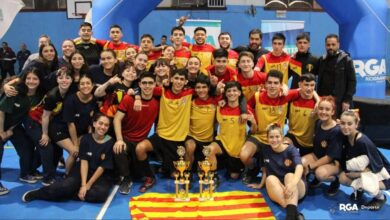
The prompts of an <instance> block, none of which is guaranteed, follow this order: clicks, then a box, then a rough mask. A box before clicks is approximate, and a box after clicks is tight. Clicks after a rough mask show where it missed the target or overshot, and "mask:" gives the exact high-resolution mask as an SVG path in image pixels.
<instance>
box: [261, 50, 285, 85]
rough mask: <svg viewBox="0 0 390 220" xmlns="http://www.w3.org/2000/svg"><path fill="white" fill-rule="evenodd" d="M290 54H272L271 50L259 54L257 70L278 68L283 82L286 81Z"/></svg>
mask: <svg viewBox="0 0 390 220" xmlns="http://www.w3.org/2000/svg"><path fill="white" fill-rule="evenodd" d="M289 62H290V55H288V54H286V53H283V54H282V55H280V56H274V55H273V54H272V53H271V52H269V53H267V54H264V55H263V56H261V57H260V58H259V60H258V62H257V64H256V68H255V69H257V70H259V71H261V70H263V71H264V72H266V73H268V72H269V71H270V70H279V71H280V72H282V73H283V83H284V84H286V85H287V83H288V67H289Z"/></svg>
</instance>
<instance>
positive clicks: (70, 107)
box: [63, 93, 97, 136]
mask: <svg viewBox="0 0 390 220" xmlns="http://www.w3.org/2000/svg"><path fill="white" fill-rule="evenodd" d="M96 111H97V103H96V99H95V98H92V99H91V100H90V101H89V102H87V103H84V102H81V101H80V99H79V97H78V96H77V93H75V94H72V95H70V96H68V97H67V98H66V99H65V102H64V113H63V118H64V122H67V123H70V122H73V123H74V124H75V125H76V130H77V136H80V135H82V134H86V133H88V127H89V126H90V125H91V121H92V116H93V114H94V112H96Z"/></svg>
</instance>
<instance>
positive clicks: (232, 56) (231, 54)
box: [228, 49, 238, 69]
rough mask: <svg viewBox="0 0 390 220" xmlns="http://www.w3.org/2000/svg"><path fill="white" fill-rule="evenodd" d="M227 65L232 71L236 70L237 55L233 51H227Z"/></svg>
mask: <svg viewBox="0 0 390 220" xmlns="http://www.w3.org/2000/svg"><path fill="white" fill-rule="evenodd" d="M228 53H229V54H228V61H229V62H228V65H229V67H231V68H233V69H237V62H238V53H237V52H236V51H234V50H231V49H229V51H228Z"/></svg>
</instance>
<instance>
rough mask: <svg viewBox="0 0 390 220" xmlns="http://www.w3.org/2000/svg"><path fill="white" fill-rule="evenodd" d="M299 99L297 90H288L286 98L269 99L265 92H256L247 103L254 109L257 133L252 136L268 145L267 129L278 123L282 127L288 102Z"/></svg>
mask: <svg viewBox="0 0 390 220" xmlns="http://www.w3.org/2000/svg"><path fill="white" fill-rule="evenodd" d="M298 97H299V92H298V90H294V89H293V90H289V91H288V94H287V96H279V97H276V98H270V97H269V96H268V95H267V92H266V91H264V92H261V93H260V92H256V94H255V95H254V97H252V99H251V100H249V101H248V105H250V106H251V107H253V106H254V107H255V108H254V109H255V114H256V119H257V121H258V124H257V132H256V134H255V135H253V136H254V137H255V138H256V139H257V140H259V141H260V142H261V143H264V144H268V140H267V127H268V125H269V124H271V123H279V124H280V126H281V127H282V131H283V126H284V120H285V119H286V115H287V105H288V102H290V101H292V100H295V99H297V98H298Z"/></svg>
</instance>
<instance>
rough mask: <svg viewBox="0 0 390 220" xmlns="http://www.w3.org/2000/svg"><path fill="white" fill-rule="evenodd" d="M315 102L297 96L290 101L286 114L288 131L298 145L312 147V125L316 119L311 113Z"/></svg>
mask: <svg viewBox="0 0 390 220" xmlns="http://www.w3.org/2000/svg"><path fill="white" fill-rule="evenodd" d="M315 104H316V102H315V100H314V99H303V98H302V97H299V98H298V99H297V100H294V101H293V102H291V103H290V111H289V116H288V127H289V131H288V132H289V133H291V134H293V135H294V136H295V138H296V139H297V141H298V143H299V145H301V146H303V147H313V137H314V126H315V121H316V119H317V116H316V114H313V113H312V112H313V110H314V106H315Z"/></svg>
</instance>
